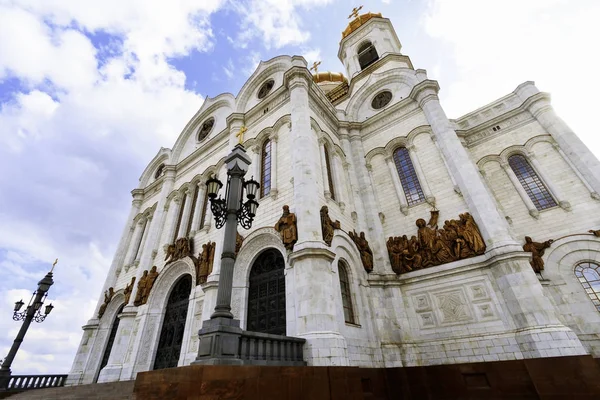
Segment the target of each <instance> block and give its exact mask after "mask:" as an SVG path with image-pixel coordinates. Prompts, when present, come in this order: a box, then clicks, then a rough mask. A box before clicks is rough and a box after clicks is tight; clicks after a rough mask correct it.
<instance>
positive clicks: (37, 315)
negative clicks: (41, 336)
mask: <svg viewBox="0 0 600 400" xmlns="http://www.w3.org/2000/svg"><path fill="white" fill-rule="evenodd" d="M57 262H58V259H57V260H56V261H54V264H52V269H51V270H50V272H48V273H47V274H46V276H45V277H44V278H43V279H42V280H41V281H39V282H38V288H37V290H36V291H35V292H33V295H32V296H31V299H30V300H29V304H28V305H27V308H26V309H25V310H24V311H20V310H21V308H22V307H23V305H24V304H25V303H23V300H19V301H17V302H16V303H15V309H14V312H13V319H14V320H15V321H23V325H21V329H20V330H19V333H18V334H17V337H16V338H15V341H14V342H13V345H12V347H11V348H10V351H9V352H8V355H7V356H6V358H5V359H4V361H3V362H2V367H0V388H4V387H6V384H7V383H8V378H9V377H10V375H11V371H10V366H11V364H12V362H13V360H14V358H15V356H16V355H17V351H18V350H19V347H20V346H21V343H23V338H24V337H25V334H26V333H27V329H29V325H30V324H31V321H35V322H43V321H44V320H45V319H46V317H47V316H48V314H50V312H51V311H52V309H53V308H54V306H53V305H52V303H50V304H48V305H46V307H45V309H44V313H43V314H42V313H41V312H40V309H41V308H42V305H43V304H44V300H46V297H47V296H48V290H49V289H50V286H52V284H53V283H54V281H53V280H52V271H53V270H54V266H55V265H56V263H57Z"/></svg>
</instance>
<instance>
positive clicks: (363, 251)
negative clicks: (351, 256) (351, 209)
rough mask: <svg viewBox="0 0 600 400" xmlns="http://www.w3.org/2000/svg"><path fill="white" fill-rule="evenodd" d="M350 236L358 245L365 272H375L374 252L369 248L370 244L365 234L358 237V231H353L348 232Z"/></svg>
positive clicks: (362, 233)
mask: <svg viewBox="0 0 600 400" xmlns="http://www.w3.org/2000/svg"><path fill="white" fill-rule="evenodd" d="M348 235H349V236H350V237H351V238H352V240H353V241H354V244H356V248H357V249H358V251H359V253H360V260H361V261H362V265H363V267H364V269H365V271H367V273H368V272H371V271H373V251H372V250H371V247H369V242H368V241H367V239H366V238H365V233H364V232H361V233H360V235H358V234H357V233H356V231H352V232H348Z"/></svg>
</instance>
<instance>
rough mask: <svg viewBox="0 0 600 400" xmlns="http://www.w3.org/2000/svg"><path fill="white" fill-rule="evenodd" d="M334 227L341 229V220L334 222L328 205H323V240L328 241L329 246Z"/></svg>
mask: <svg viewBox="0 0 600 400" xmlns="http://www.w3.org/2000/svg"><path fill="white" fill-rule="evenodd" d="M334 229H341V228H340V221H335V222H333V221H332V220H331V218H330V217H329V209H328V208H327V206H323V207H321V232H322V233H323V241H324V242H325V243H327V246H331V241H332V240H333V230H334Z"/></svg>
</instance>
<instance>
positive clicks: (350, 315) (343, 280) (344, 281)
mask: <svg viewBox="0 0 600 400" xmlns="http://www.w3.org/2000/svg"><path fill="white" fill-rule="evenodd" d="M338 272H339V273H338V275H339V277H340V290H341V292H342V305H343V306H344V321H346V322H348V323H350V324H355V323H356V320H355V319H354V309H353V308H352V295H351V294H350V280H349V279H348V270H347V266H346V265H345V263H344V262H343V261H338Z"/></svg>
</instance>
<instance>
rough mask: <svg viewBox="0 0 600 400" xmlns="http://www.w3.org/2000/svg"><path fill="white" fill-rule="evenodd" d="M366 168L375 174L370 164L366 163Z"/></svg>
mask: <svg viewBox="0 0 600 400" xmlns="http://www.w3.org/2000/svg"><path fill="white" fill-rule="evenodd" d="M365 167H367V171H369V172H373V166H372V165H371V164H370V163H366V164H365Z"/></svg>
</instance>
